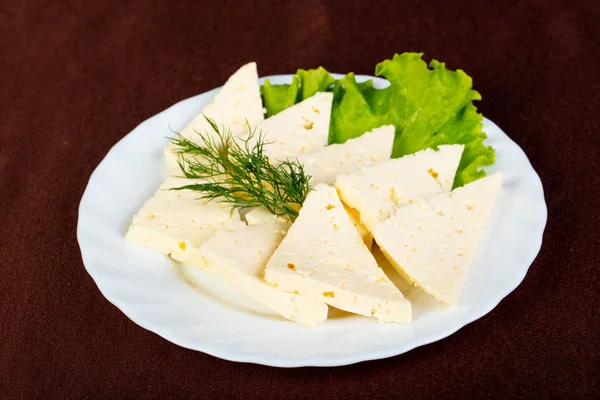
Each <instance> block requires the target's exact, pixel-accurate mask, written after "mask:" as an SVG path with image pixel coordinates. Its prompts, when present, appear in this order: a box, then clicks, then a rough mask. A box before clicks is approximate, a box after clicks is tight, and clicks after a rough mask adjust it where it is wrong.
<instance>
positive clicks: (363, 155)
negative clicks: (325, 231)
mask: <svg viewBox="0 0 600 400" xmlns="http://www.w3.org/2000/svg"><path fill="white" fill-rule="evenodd" d="M394 132H395V128H394V126H393V125H386V126H381V127H379V128H375V129H373V130H372V131H370V132H366V133H364V134H363V135H361V136H359V137H357V138H354V139H349V140H347V141H346V142H345V143H342V144H332V145H330V146H327V147H324V148H323V149H321V150H318V151H316V152H313V153H309V154H301V155H299V156H298V157H297V158H298V161H300V162H301V163H302V164H304V169H305V170H306V173H307V174H308V175H310V176H311V177H312V179H311V182H312V183H313V184H316V183H326V184H328V185H333V184H334V182H335V178H337V176H338V175H340V174H348V173H352V172H356V171H357V170H358V169H360V168H361V167H366V166H369V165H374V164H376V163H378V162H381V161H385V160H389V159H390V156H391V155H392V144H393V143H394Z"/></svg>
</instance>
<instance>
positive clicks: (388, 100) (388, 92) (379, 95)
mask: <svg viewBox="0 0 600 400" xmlns="http://www.w3.org/2000/svg"><path fill="white" fill-rule="evenodd" d="M301 71H302V70H300V71H298V74H297V75H296V76H297V77H298V82H299V85H300V88H299V91H298V92H299V93H298V94H297V96H296V102H298V101H301V100H303V99H305V98H307V97H310V96H312V95H314V94H315V93H316V92H318V91H323V90H328V88H329V86H331V84H332V83H334V82H335V83H334V86H333V93H334V100H333V108H332V114H331V125H330V137H329V141H330V143H344V142H345V141H346V140H348V139H350V138H354V137H357V136H360V135H362V134H363V133H364V132H367V131H369V130H372V129H374V128H376V127H378V126H381V125H386V124H392V125H394V126H395V127H396V138H395V140H394V147H393V151H392V156H393V157H401V156H404V155H407V154H412V153H415V152H417V151H419V150H423V149H427V148H437V147H438V146H439V145H442V144H464V145H465V150H464V152H463V156H462V159H461V161H460V165H459V167H458V170H457V173H456V178H455V180H454V187H459V186H463V185H465V184H467V183H469V182H472V181H474V180H476V179H479V178H481V177H483V176H485V172H484V171H483V170H482V169H481V168H482V167H484V166H487V165H491V164H493V163H494V161H495V153H494V150H493V148H492V147H490V146H485V145H484V144H483V141H484V140H485V139H486V135H485V133H483V131H482V130H481V128H482V116H481V114H479V113H478V112H477V108H476V107H475V106H474V105H473V101H477V100H481V95H480V94H479V93H478V92H477V91H475V90H473V88H472V87H473V81H472V79H471V78H470V77H469V76H468V75H467V74H465V73H464V71H461V70H457V71H451V70H448V69H447V68H446V66H445V64H444V63H441V62H438V61H436V60H433V61H431V62H430V64H429V66H428V65H427V64H426V63H425V62H424V61H423V60H422V53H403V54H401V55H398V54H396V55H395V56H394V57H393V58H392V59H391V60H385V61H383V62H381V63H379V64H378V65H377V67H376V69H375V74H376V75H377V76H382V77H385V78H386V79H387V80H388V81H389V82H390V86H389V87H387V88H385V89H375V88H373V83H372V82H371V81H367V82H363V83H357V82H356V79H355V76H354V74H352V73H350V74H348V75H346V76H344V77H343V78H342V79H340V80H338V81H335V80H334V79H333V78H332V77H331V75H329V73H327V71H326V70H324V69H323V68H319V69H317V70H309V71H302V73H301ZM305 85H306V88H305ZM292 86H293V85H292ZM263 96H264V98H265V100H266V99H267V97H268V96H270V94H269V93H267V91H266V90H264V91H263ZM270 100H271V103H273V102H277V101H280V103H278V104H276V105H274V106H272V107H273V110H277V112H279V111H281V110H282V109H285V108H286V107H289V106H290V105H292V104H295V103H291V104H290V101H289V99H287V100H286V101H285V105H284V101H281V100H277V99H276V98H275V96H273V98H272V99H270ZM265 104H266V107H267V110H269V105H268V103H267V102H266V101H265ZM267 115H269V114H267Z"/></svg>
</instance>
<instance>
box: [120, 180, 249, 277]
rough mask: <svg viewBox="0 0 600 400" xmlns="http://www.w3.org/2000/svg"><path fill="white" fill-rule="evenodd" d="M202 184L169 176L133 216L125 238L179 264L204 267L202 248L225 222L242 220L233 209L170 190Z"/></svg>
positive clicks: (194, 195) (185, 192) (195, 195)
mask: <svg viewBox="0 0 600 400" xmlns="http://www.w3.org/2000/svg"><path fill="white" fill-rule="evenodd" d="M198 182H200V181H198V180H193V179H186V178H178V177H170V178H168V179H167V180H166V181H165V182H164V183H163V184H162V185H161V186H160V188H159V189H158V190H157V191H156V193H155V194H154V196H152V197H151V198H150V199H148V200H147V201H146V202H145V203H144V205H143V206H142V207H141V208H140V209H139V211H138V212H137V213H136V214H135V215H134V217H133V222H132V224H131V226H130V227H129V230H128V232H127V234H126V238H127V239H128V240H129V241H131V242H134V243H137V244H141V245H143V246H146V247H149V248H151V249H154V250H156V251H159V252H161V253H163V254H166V255H168V256H171V257H172V258H173V259H175V260H177V261H181V262H183V263H187V264H194V265H197V266H200V267H205V263H204V259H203V258H202V257H201V256H200V252H199V249H198V248H199V247H200V244H202V242H204V241H205V240H207V239H208V238H209V237H210V236H212V234H213V233H214V232H215V231H216V230H217V229H218V228H220V227H222V226H223V225H224V224H225V223H226V222H228V221H231V220H232V219H233V218H239V215H238V214H237V211H236V212H234V213H233V214H232V213H231V206H230V205H229V204H226V203H220V202H219V201H218V200H214V201H211V202H208V203H205V202H203V201H202V200H198V193H197V192H194V191H191V190H169V189H171V188H175V187H181V186H185V185H189V184H194V183H198Z"/></svg>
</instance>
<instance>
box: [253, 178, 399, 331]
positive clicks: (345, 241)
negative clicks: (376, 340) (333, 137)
mask: <svg viewBox="0 0 600 400" xmlns="http://www.w3.org/2000/svg"><path fill="white" fill-rule="evenodd" d="M265 279H266V280H267V282H270V283H272V284H274V285H277V287H278V288H279V289H281V290H284V291H287V292H297V293H299V294H301V295H305V296H307V297H312V298H314V299H316V300H320V301H325V302H326V303H327V304H329V305H331V306H334V307H337V308H340V309H342V310H346V311H349V312H352V313H356V314H361V315H365V316H368V317H376V318H378V319H379V320H380V321H387V322H410V319H411V307H410V303H409V302H408V301H407V300H406V299H404V296H402V293H400V291H399V290H398V289H397V288H396V287H395V286H394V284H393V283H392V282H391V281H390V280H389V279H388V277H387V276H386V275H385V274H384V272H383V271H382V270H381V268H379V267H378V266H377V262H376V261H375V258H373V255H372V254H371V252H370V251H369V249H367V247H366V246H365V244H364V243H363V240H362V238H361V237H360V235H359V233H358V231H357V230H356V228H355V227H354V225H353V224H352V222H351V221H350V217H348V214H346V211H345V210H344V207H343V205H342V202H341V201H340V199H339V197H338V195H337V193H336V191H335V189H334V188H333V187H331V186H328V185H325V184H319V185H317V186H316V187H315V188H314V190H313V191H311V192H310V193H309V195H308V196H307V197H306V200H305V202H304V205H303V207H302V209H301V210H300V215H299V216H298V218H297V219H296V221H295V222H294V224H293V225H292V227H291V228H290V229H289V231H288V234H287V236H286V237H285V238H284V239H283V242H281V244H280V245H279V247H278V248H277V250H276V251H275V253H274V254H273V256H272V257H271V259H270V260H269V262H268V264H267V268H266V270H265Z"/></svg>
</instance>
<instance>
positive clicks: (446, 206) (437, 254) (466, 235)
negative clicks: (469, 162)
mask: <svg viewBox="0 0 600 400" xmlns="http://www.w3.org/2000/svg"><path fill="white" fill-rule="evenodd" d="M501 185H502V174H500V173H497V174H494V175H491V176H489V177H487V178H483V179H479V180H477V181H475V182H472V183H469V184H468V185H465V186H463V187H460V188H458V189H455V190H454V191H452V192H450V193H443V194H439V195H437V196H434V197H431V198H429V199H428V200H416V201H414V202H413V203H412V204H410V205H407V206H405V207H402V208H399V209H397V210H396V211H395V212H394V215H392V217H391V218H389V219H388V220H386V221H384V222H381V223H379V224H377V225H376V226H375V229H374V231H373V234H374V236H375V240H376V241H377V243H378V244H379V246H380V247H381V249H382V251H383V253H384V254H385V255H386V257H387V258H388V260H389V261H390V262H391V263H392V264H393V265H394V267H395V268H396V269H397V270H398V272H400V274H401V275H402V276H403V277H405V279H407V280H408V281H409V282H411V283H414V284H416V285H417V286H419V287H420V288H422V289H423V290H424V291H425V292H427V293H429V294H430V295H432V296H433V297H435V298H436V299H438V300H439V301H442V302H444V303H448V304H456V303H457V302H458V299H459V297H460V294H461V292H462V289H463V286H464V283H465V280H466V279H467V275H468V273H469V270H470V267H471V263H472V262H473V258H474V257H475V254H476V253H477V246H478V244H479V242H480V240H481V237H482V236H483V233H484V230H485V226H486V224H487V222H488V219H489V218H490V215H491V214H492V211H493V209H494V204H495V203H496V198H497V197H498V194H499V193H500V187H501Z"/></svg>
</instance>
